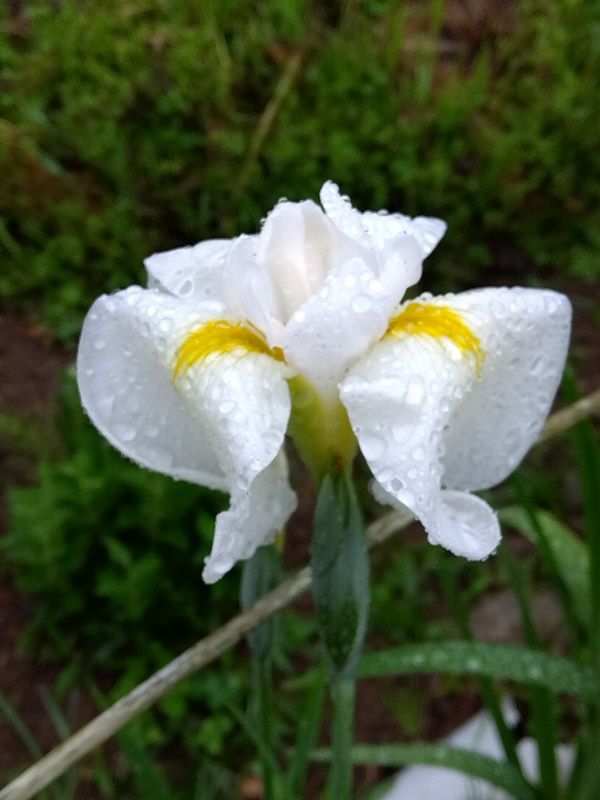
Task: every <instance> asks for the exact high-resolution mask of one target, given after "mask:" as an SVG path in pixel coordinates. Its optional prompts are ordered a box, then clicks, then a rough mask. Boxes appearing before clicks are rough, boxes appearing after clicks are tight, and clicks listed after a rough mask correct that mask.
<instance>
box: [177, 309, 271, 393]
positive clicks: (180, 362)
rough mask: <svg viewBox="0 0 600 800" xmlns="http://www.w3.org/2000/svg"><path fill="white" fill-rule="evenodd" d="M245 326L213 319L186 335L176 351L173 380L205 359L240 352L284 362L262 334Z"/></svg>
mask: <svg viewBox="0 0 600 800" xmlns="http://www.w3.org/2000/svg"><path fill="white" fill-rule="evenodd" d="M248 325H250V323H249V324H248ZM248 325H242V324H240V323H235V322H227V320H224V319H216V320H211V321H210V322H206V323H205V324H204V325H202V326H201V327H200V328H196V330H195V331H192V332H191V333H188V335H187V336H186V337H185V339H184V340H183V342H182V344H181V345H180V347H179V349H178V350H177V355H176V358H175V365H174V367H173V377H175V378H177V377H178V376H179V375H181V374H182V373H183V372H185V371H186V370H188V369H190V367H193V366H194V364H197V363H198V362H199V361H204V360H205V359H206V358H208V356H211V355H213V354H215V355H224V354H225V353H232V352H234V351H235V350H239V351H243V353H244V354H247V353H261V354H263V355H266V356H270V357H271V358H274V359H276V360H277V361H284V360H285V359H284V356H283V350H282V349H281V348H279V347H273V348H271V347H269V345H268V344H267V342H266V341H265V338H264V336H263V334H262V332H261V331H259V330H258V328H254V326H251V327H249V326H248Z"/></svg>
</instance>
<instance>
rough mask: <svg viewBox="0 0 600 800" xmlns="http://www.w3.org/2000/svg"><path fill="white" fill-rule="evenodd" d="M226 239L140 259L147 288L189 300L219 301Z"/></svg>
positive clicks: (227, 245) (226, 246) (229, 242)
mask: <svg viewBox="0 0 600 800" xmlns="http://www.w3.org/2000/svg"><path fill="white" fill-rule="evenodd" d="M230 245H231V240H229V239H208V240H207V241H205V242H199V243H198V244H196V245H194V246H193V247H179V248H177V249H176V250H168V251H166V252H164V253H154V255H151V256H149V257H148V258H146V259H145V260H144V264H145V266H146V269H147V271H148V286H149V288H157V287H158V288H162V289H164V290H166V291H167V292H170V293H171V294H174V295H176V296H177V297H182V298H183V297H185V298H187V299H190V300H196V301H203V300H213V301H219V302H223V285H222V272H223V266H224V263H225V257H226V254H227V251H228V249H229V247H230Z"/></svg>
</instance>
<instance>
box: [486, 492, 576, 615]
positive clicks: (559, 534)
mask: <svg viewBox="0 0 600 800" xmlns="http://www.w3.org/2000/svg"><path fill="white" fill-rule="evenodd" d="M498 513H499V516H500V520H501V521H502V523H503V524H504V525H510V526H511V528H514V529H515V530H516V531H518V532H519V533H521V534H523V536H526V537H527V538H528V539H529V540H530V541H532V542H534V543H537V541H538V530H536V528H537V527H538V526H539V529H540V530H541V531H542V532H543V535H544V538H545V540H546V542H547V544H548V547H549V548H550V550H551V553H552V557H553V561H554V563H555V565H556V568H557V570H558V571H559V574H560V578H561V580H562V581H563V583H564V585H565V586H566V587H567V590H568V592H569V594H570V596H571V601H572V603H573V610H574V613H575V614H576V615H577V619H578V621H579V622H580V623H581V624H582V625H584V626H585V627H587V625H588V624H589V619H590V578H589V570H590V558H589V553H588V549H587V547H586V546H585V544H584V543H583V542H582V541H581V540H580V539H578V538H577V536H576V535H575V534H574V533H573V531H572V530H571V529H570V528H568V527H567V526H566V525H564V524H563V523H562V522H561V521H560V520H559V519H558V518H557V517H555V516H554V514H551V513H550V512H549V511H542V510H540V509H530V513H528V511H527V510H526V509H525V508H521V507H520V506H509V507H508V508H503V509H501V510H500V511H499V512H498ZM531 514H533V515H535V519H532V517H531Z"/></svg>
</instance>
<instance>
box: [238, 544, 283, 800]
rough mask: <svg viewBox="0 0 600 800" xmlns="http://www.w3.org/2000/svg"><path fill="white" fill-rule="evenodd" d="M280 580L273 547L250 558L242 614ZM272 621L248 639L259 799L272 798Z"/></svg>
mask: <svg viewBox="0 0 600 800" xmlns="http://www.w3.org/2000/svg"><path fill="white" fill-rule="evenodd" d="M280 578H281V553H280V552H279V550H278V548H277V547H272V546H267V547H260V548H259V549H258V550H257V551H256V553H255V554H254V556H253V557H252V558H251V559H249V560H248V561H246V562H244V568H243V571H242V581H241V586H240V601H241V606H242V608H243V609H244V610H246V609H248V608H251V607H252V606H253V605H254V604H255V603H256V602H257V601H258V600H259V599H260V598H261V597H264V595H265V594H267V593H268V592H269V591H271V589H273V587H274V586H276V585H277V583H278V581H279V580H280ZM276 634H277V631H276V619H275V618H273V619H271V620H268V621H266V622H264V623H263V624H262V625H260V626H259V627H258V628H257V629H256V630H255V631H253V632H252V633H250V634H249V635H248V644H249V646H250V652H251V653H252V675H253V683H254V700H255V703H254V712H255V720H256V722H255V724H256V733H257V735H258V740H259V741H260V743H261V745H262V746H261V747H260V748H259V754H260V761H261V771H262V779H263V799H264V800H274V798H275V797H276V777H277V776H276V775H275V772H274V770H275V769H276V763H275V762H274V758H273V753H274V751H275V749H276V748H275V740H274V736H275V728H276V724H275V720H274V703H273V668H272V664H273V652H274V649H275V641H276Z"/></svg>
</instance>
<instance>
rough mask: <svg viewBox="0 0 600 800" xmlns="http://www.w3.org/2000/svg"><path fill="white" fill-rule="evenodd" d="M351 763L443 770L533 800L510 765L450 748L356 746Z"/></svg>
mask: <svg viewBox="0 0 600 800" xmlns="http://www.w3.org/2000/svg"><path fill="white" fill-rule="evenodd" d="M330 755H331V754H330V751H329V750H326V749H323V750H317V751H315V753H313V759H314V760H315V761H328V760H329V759H330ZM352 761H353V763H354V764H376V765H378V766H387V767H403V766H407V765H409V764H427V765H430V766H435V767H445V768H447V769H454V770H457V771H458V772H462V773H464V774H465V775H470V776H471V777H473V778H482V779H483V780H486V781H488V783H491V784H493V785H494V786H497V787H499V788H500V789H504V790H505V791H507V792H508V793H509V794H510V795H511V796H513V797H515V798H516V800H536V793H535V791H534V789H533V788H532V787H531V786H530V785H529V783H527V781H526V780H525V779H524V778H523V777H522V776H521V775H520V774H519V772H518V771H517V770H516V769H514V767H512V766H511V765H510V764H507V763H505V762H502V761H496V760H495V759H493V758H490V756H484V755H481V753H475V752H473V751H471V750H464V749H462V748H457V747H450V746H449V745H444V744H430V743H420V742H419V743H415V744H379V745H357V746H355V747H354V748H353V749H352Z"/></svg>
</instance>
